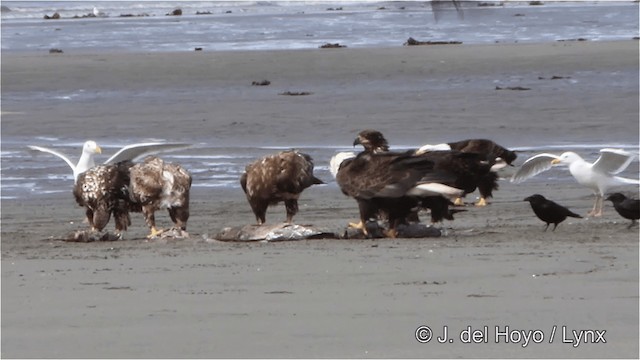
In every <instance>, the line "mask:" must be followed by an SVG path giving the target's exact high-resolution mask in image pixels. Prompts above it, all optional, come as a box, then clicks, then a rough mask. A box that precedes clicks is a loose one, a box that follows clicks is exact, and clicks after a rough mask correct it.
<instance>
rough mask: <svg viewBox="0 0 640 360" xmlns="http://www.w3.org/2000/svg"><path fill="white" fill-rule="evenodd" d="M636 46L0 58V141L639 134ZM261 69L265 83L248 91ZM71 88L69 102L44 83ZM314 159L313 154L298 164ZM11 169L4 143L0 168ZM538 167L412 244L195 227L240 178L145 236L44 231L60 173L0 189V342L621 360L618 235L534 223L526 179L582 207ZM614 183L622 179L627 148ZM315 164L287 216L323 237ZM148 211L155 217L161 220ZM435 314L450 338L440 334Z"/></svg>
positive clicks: (572, 140) (330, 195)
mask: <svg viewBox="0 0 640 360" xmlns="http://www.w3.org/2000/svg"><path fill="white" fill-rule="evenodd" d="M637 54H638V42H637V41H621V42H557V43H549V44H527V45H517V44H516V45H490V46H484V45H482V46H480V45H478V46H467V45H464V46H442V47H435V46H426V47H411V48H409V47H403V48H395V49H330V50H311V51H307V50H304V51H273V52H272V51H255V52H221V53H216V52H202V53H196V52H194V53H163V54H161V53H154V54H142V53H140V54H120V53H97V54H96V53H94V54H88V53H83V54H74V53H65V54H60V55H49V54H5V53H3V54H2V96H3V103H2V112H3V115H2V140H3V145H2V148H3V149H2V150H3V152H4V151H18V150H19V149H21V148H22V147H21V146H23V144H25V145H26V144H29V143H31V139H34V138H36V137H42V136H50V137H57V138H60V139H62V140H61V141H65V140H70V141H83V140H85V139H88V138H93V139H95V140H98V141H100V139H101V138H107V139H108V140H109V141H113V140H114V139H119V138H124V139H126V140H127V141H128V142H138V141H141V140H143V139H148V138H159V139H167V140H171V141H189V142H194V143H197V144H198V146H197V147H196V148H195V149H194V150H193V151H194V152H199V153H200V152H206V151H209V149H210V148H212V147H230V148H233V147H243V146H245V145H246V146H248V147H253V146H263V147H268V146H300V145H308V146H311V147H316V148H318V149H322V147H323V146H334V147H335V146H344V147H346V148H348V147H350V145H351V143H352V142H353V138H354V137H355V134H356V133H357V132H358V131H359V130H361V129H364V128H374V129H378V130H380V131H382V132H383V133H385V135H386V136H387V138H388V139H389V141H390V142H391V145H392V147H393V145H394V144H398V145H402V146H407V145H411V144H415V145H416V146H417V145H421V144H424V143H438V142H446V141H452V140H460V139H464V138H470V137H486V138H491V139H493V140H495V141H497V142H498V143H501V144H503V145H505V146H507V147H522V148H526V147H536V152H538V150H537V149H544V151H547V152H555V153H559V152H561V150H559V149H557V148H553V147H552V146H554V145H566V148H567V149H574V150H577V151H578V152H581V151H585V152H589V153H593V152H594V151H595V152H597V149H599V148H600V145H602V144H638V101H637V99H638V56H637ZM554 76H556V77H562V78H561V79H554V80H552V77H554ZM262 79H268V80H270V81H271V85H269V86H266V87H257V86H251V82H252V81H257V80H262ZM497 87H498V88H508V87H524V88H529V90H497V89H496V88H497ZM80 89H82V90H83V91H82V92H81V93H82V94H84V95H83V96H86V98H83V99H82V100H80V101H68V102H60V101H54V100H51V99H50V98H49V97H47V96H48V95H50V94H54V95H60V96H67V95H69V94H75V93H78V91H79V90H80ZM285 91H307V92H310V93H311V95H308V96H284V95H279V93H282V92H285ZM42 94H47V96H45V95H42ZM87 94H89V95H87ZM572 144H591V145H592V147H590V148H579V149H577V148H572V146H573V145H572ZM545 146H548V147H546V148H545ZM265 151H266V150H265ZM331 151H333V150H322V151H321V150H317V152H316V155H315V156H314V157H315V161H316V164H317V165H325V166H326V163H327V162H328V160H329V156H330V155H331ZM181 154H188V151H187V152H183V153H181ZM531 154H532V153H528V152H524V153H522V154H521V156H520V157H519V158H518V160H517V162H516V164H517V165H519V164H521V163H522V162H523V161H524V160H525V159H526V158H527V157H528V156H530V155H531ZM260 155H262V154H256V157H258V156H260ZM593 159H594V158H591V159H590V160H593ZM50 160H51V161H52V162H55V161H60V160H58V159H55V158H53V157H51V158H50ZM197 161H198V160H197V159H195V160H185V163H186V164H187V165H190V164H191V166H193V164H194V162H197ZM13 166H17V165H14V164H12V163H10V162H9V163H7V160H6V159H3V173H2V176H3V177H7V176H9V175H10V174H11V171H12V167H13ZM512 171H514V169H508V170H507V172H506V173H505V174H504V176H508V175H509V172H512ZM553 171H554V172H553V173H551V175H547V176H545V175H539V176H538V177H536V178H534V179H531V180H529V181H527V182H525V183H522V184H517V185H516V184H512V183H510V182H508V181H501V182H500V190H498V191H497V192H496V193H495V198H494V199H493V201H492V203H491V205H489V206H488V207H486V208H475V207H473V206H468V207H467V208H466V209H467V210H468V211H467V212H464V213H460V214H458V215H457V217H456V220H455V221H453V222H446V223H445V224H444V226H445V227H446V229H447V233H448V235H447V236H444V237H441V238H427V239H377V240H307V241H295V242H277V243H259V242H254V243H228V242H224V243H223V242H216V241H207V240H206V239H208V238H211V235H213V234H215V233H216V232H217V231H219V230H220V229H221V228H222V227H225V226H239V225H243V224H247V223H251V222H253V221H254V217H253V214H252V213H251V211H250V208H249V206H248V204H247V203H246V200H245V197H244V194H243V193H242V191H241V189H240V188H239V187H229V188H208V187H197V186H194V190H193V192H192V197H191V199H192V200H191V204H192V205H191V213H192V216H191V218H190V219H189V225H188V230H189V232H190V234H191V237H190V238H189V239H186V240H173V241H145V240H143V239H144V236H145V234H146V233H147V229H145V227H144V222H143V219H142V216H141V215H140V214H132V218H133V222H134V223H133V225H132V227H131V229H130V231H128V232H127V234H126V236H125V240H122V241H117V242H103V243H67V242H61V241H57V240H55V239H57V238H60V237H61V236H64V235H66V234H68V233H70V232H73V231H74V230H77V229H79V228H81V227H83V226H84V224H82V218H83V210H82V209H81V208H79V207H78V206H77V205H76V204H75V202H74V200H73V197H72V195H71V183H69V193H53V194H44V193H37V194H31V196H27V197H23V198H18V199H5V200H3V201H2V229H1V235H2V240H1V241H2V243H1V244H2V356H3V357H5V358H15V357H89V358H92V357H177V358H183V357H195V358H202V357H205V358H210V357H308V358H309V357H311V358H312V357H421V358H423V357H579V358H585V357H593V358H603V357H637V356H638V352H639V347H638V335H639V334H638V291H639V290H638V283H639V281H638V273H639V268H638V227H635V228H633V229H631V230H627V229H626V226H627V224H628V221H627V220H625V219H622V218H620V217H619V216H618V214H617V213H615V211H614V210H613V207H612V206H611V204H610V203H607V204H606V205H605V212H604V216H603V217H602V218H595V219H573V218H571V219H568V220H567V221H565V222H563V223H562V224H560V225H559V226H558V229H557V230H556V231H555V232H551V231H547V232H543V229H544V223H542V222H541V221H540V220H538V219H537V218H535V216H534V215H533V212H532V211H531V208H530V206H529V205H528V203H525V202H523V201H522V199H523V198H524V197H526V196H528V195H531V194H533V193H540V194H543V195H545V196H547V197H549V198H551V199H553V200H554V201H557V202H559V203H561V204H563V205H566V206H568V207H569V208H570V209H572V210H574V211H576V212H577V213H579V214H583V215H584V214H586V213H587V211H588V210H589V209H590V208H591V206H592V204H593V196H592V195H591V193H590V192H589V190H587V189H586V188H583V187H581V186H579V185H577V184H576V183H575V182H574V181H573V179H571V178H570V177H568V176H569V174H568V173H567V172H563V171H561V170H553ZM622 175H623V176H626V177H632V178H633V177H635V178H637V176H638V163H637V162H635V163H633V164H632V165H631V166H630V168H629V169H628V170H627V171H625V172H624V173H623V174H622ZM323 176H324V177H323V179H324V180H325V181H327V182H328V184H327V185H323V186H317V187H312V188H310V189H308V190H307V191H306V192H305V193H303V195H302V197H301V200H300V205H301V206H300V212H299V213H298V215H297V216H296V217H295V221H296V222H297V223H300V224H314V225H316V226H320V227H323V228H327V229H332V230H335V231H340V230H341V229H343V228H344V227H345V225H346V223H347V221H349V220H353V219H355V218H356V217H357V214H358V213H357V207H356V204H355V201H353V200H352V199H349V198H346V197H345V196H344V195H342V193H340V190H339V189H338V187H337V185H336V184H335V182H333V181H332V179H331V178H330V177H328V176H329V175H328V173H325V174H323ZM199 180H202V181H204V180H205V179H198V177H197V176H195V177H194V184H196V183H197V182H198V181H199ZM620 190H622V191H624V192H626V193H628V194H629V195H633V196H637V193H638V189H637V188H634V187H633V186H632V187H630V188H622V189H620ZM476 195H477V193H476V194H473V196H471V195H470V196H468V197H467V201H468V202H472V201H473V200H475V196H476ZM156 217H157V219H158V222H159V223H160V225H162V226H168V225H169V219H168V216H167V215H166V213H165V212H158V214H157V216H156ZM423 218H425V219H426V218H428V216H426V215H424V216H423ZM283 219H284V208H283V207H282V206H278V207H276V208H272V209H270V210H269V211H268V212H267V221H269V222H277V221H282V220H283ZM110 227H112V225H110ZM423 325H424V326H429V327H430V328H431V329H432V330H433V332H434V337H433V338H432V340H431V341H430V342H428V343H420V342H418V341H417V340H416V338H415V332H416V329H417V328H419V327H421V326H423ZM468 326H470V327H471V328H472V330H471V331H473V330H481V331H484V327H485V326H486V327H487V331H486V334H484V333H483V336H482V337H479V343H473V344H469V343H465V340H466V338H465V336H464V335H465V333H464V330H468ZM444 327H446V328H447V330H448V335H449V338H450V339H451V342H449V341H448V339H447V340H445V341H444V343H439V342H438V340H437V337H438V336H443V329H444ZM496 327H498V329H497V330H498V331H497V332H496ZM505 327H509V329H510V330H524V331H525V333H526V332H528V331H529V332H530V333H535V334H536V336H537V337H535V338H533V339H531V340H530V341H529V342H528V343H526V346H523V344H524V339H523V338H520V339H516V338H513V341H512V338H509V341H508V342H507V339H506V337H503V336H500V335H496V334H499V333H500V332H501V331H504V330H505V329H506V328H505ZM554 328H555V329H556V330H555V331H556V332H555V333H554V330H553V329H554ZM563 329H564V330H565V332H564V333H563V332H562V330H563ZM536 330H539V331H537V332H536ZM572 330H593V331H592V332H590V333H589V332H583V334H595V333H596V332H595V330H598V334H604V336H603V339H604V340H606V343H602V340H603V339H602V338H598V339H597V336H596V337H594V338H593V339H591V338H589V340H592V341H591V342H594V341H595V340H596V339H597V340H598V343H581V344H579V345H576V346H574V345H575V341H577V340H576V338H575V336H574V335H573V334H574V333H573V332H572ZM603 330H606V332H605V333H602V331H603ZM552 333H553V335H552ZM461 336H462V338H461ZM496 336H497V338H496ZM513 336H517V334H516V335H513ZM540 336H542V337H543V338H542V339H540ZM552 336H553V337H552ZM496 340H498V342H497V343H496ZM515 340H518V341H515ZM534 340H535V341H534ZM538 340H540V341H539V343H536V342H538ZM582 340H584V338H582Z"/></svg>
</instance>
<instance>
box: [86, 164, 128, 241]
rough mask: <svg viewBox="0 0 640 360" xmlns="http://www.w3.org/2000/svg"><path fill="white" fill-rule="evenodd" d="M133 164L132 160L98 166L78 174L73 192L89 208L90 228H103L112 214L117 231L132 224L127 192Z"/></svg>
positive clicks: (87, 212) (87, 214)
mask: <svg viewBox="0 0 640 360" xmlns="http://www.w3.org/2000/svg"><path fill="white" fill-rule="evenodd" d="M131 165H133V164H132V163H131V162H121V163H117V164H112V165H99V166H95V167H92V168H91V169H89V170H87V171H85V172H83V173H81V174H79V176H78V179H77V182H76V184H75V185H74V188H73V195H74V197H75V199H76V202H77V203H78V205H80V206H83V207H84V208H85V209H86V216H87V220H88V221H89V225H91V230H93V231H102V229H104V227H105V226H106V225H107V223H108V222H109V219H110V218H111V215H112V214H113V216H114V219H115V222H116V231H117V232H118V233H121V232H122V231H125V230H127V227H128V226H129V225H131V220H130V218H129V199H128V195H127V187H128V186H129V167H130V166H131Z"/></svg>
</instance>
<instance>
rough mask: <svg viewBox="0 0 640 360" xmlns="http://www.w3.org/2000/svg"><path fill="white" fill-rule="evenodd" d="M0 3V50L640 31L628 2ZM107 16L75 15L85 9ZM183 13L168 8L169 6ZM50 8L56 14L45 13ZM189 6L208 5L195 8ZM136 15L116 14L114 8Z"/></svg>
mask: <svg viewBox="0 0 640 360" xmlns="http://www.w3.org/2000/svg"><path fill="white" fill-rule="evenodd" d="M482 3H484V4H491V5H492V6H479V4H481V2H474V1H467V2H462V5H461V9H462V12H461V15H459V14H458V13H457V12H456V11H455V8H454V7H453V6H452V5H450V4H449V5H448V4H447V3H446V2H445V3H444V5H439V6H437V7H436V9H437V12H435V13H434V9H433V8H432V5H431V3H430V2H428V1H425V2H414V1H395V2H393V1H392V2H379V1H344V2H322V1H312V2H301V1H235V2H233V1H208V2H207V1H202V2H193V1H191V2H189V1H186V2H179V3H175V2H140V1H138V2H135V1H133V2H131V1H123V2H116V1H105V2H102V1H101V2H96V3H91V2H69V1H48V2H45V1H30V2H26V1H3V2H2V5H3V6H4V7H6V8H7V9H9V10H10V11H3V12H2V51H48V50H49V49H50V48H60V49H63V50H65V51H71V50H87V51H112V50H120V51H193V49H194V48H195V47H202V48H203V49H204V51H207V50H212V51H213V50H215V51H220V50H263V49H302V48H317V47H318V46H320V45H323V44H325V43H340V44H342V45H346V46H348V47H371V46H391V47H393V46H402V44H403V43H404V42H405V41H407V39H408V38H409V37H413V38H415V39H416V40H420V41H427V40H431V41H462V42H463V43H465V44H477V43H494V42H507V43H513V42H545V41H557V40H573V39H578V38H584V39H588V40H592V41H593V40H616V39H630V38H632V37H635V36H638V4H637V3H634V2H631V1H601V2H560V1H545V2H544V5H539V6H533V5H530V4H529V2H528V1H487V2H482ZM94 5H96V6H97V7H98V11H100V12H103V13H104V14H105V17H91V18H78V19H74V18H73V16H83V15H87V14H89V13H92V11H93V6H94ZM177 7H179V8H181V9H182V14H183V15H181V16H166V15H165V14H167V13H169V12H171V11H173V10H174V9H175V8H177ZM54 12H58V13H59V14H60V15H61V19H59V20H44V19H43V16H44V15H49V16H50V15H53V13H54ZM197 12H201V13H209V14H206V15H196V13H197ZM126 14H131V15H141V14H145V15H148V16H140V17H138V16H134V17H121V15H126Z"/></svg>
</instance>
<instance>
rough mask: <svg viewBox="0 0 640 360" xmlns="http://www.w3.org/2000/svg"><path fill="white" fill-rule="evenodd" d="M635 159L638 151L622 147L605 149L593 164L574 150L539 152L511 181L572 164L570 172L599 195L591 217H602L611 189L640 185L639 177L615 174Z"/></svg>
mask: <svg viewBox="0 0 640 360" xmlns="http://www.w3.org/2000/svg"><path fill="white" fill-rule="evenodd" d="M634 158H635V155H634V154H632V153H630V152H627V151H624V150H620V149H601V150H600V157H599V158H598V160H596V161H595V162H594V163H593V164H590V163H588V162H586V161H585V160H584V159H583V158H582V157H580V155H578V154H576V153H574V152H571V151H569V152H565V153H563V154H562V155H560V156H557V155H553V154H538V155H535V156H533V157H531V158H529V159H527V161H525V162H524V164H522V166H521V167H520V169H519V170H518V172H516V173H515V174H514V175H513V177H512V178H511V182H515V183H519V182H522V181H524V180H526V179H528V178H531V177H533V176H535V175H537V174H539V173H541V172H543V171H546V170H549V169H551V167H553V166H554V165H558V164H561V165H567V166H569V172H571V175H573V177H574V178H575V179H576V181H577V182H578V183H579V184H581V185H584V186H586V187H588V188H589V189H591V190H593V192H594V193H595V195H596V201H595V203H594V204H593V209H592V210H591V211H590V212H589V213H588V214H587V216H602V203H603V201H604V194H605V193H606V192H607V190H608V189H609V188H612V187H615V186H622V185H630V184H634V185H638V184H640V181H638V180H635V179H627V178H623V177H620V176H615V175H616V174H618V173H620V172H622V171H624V169H626V168H627V167H628V166H629V164H631V161H633V159H634Z"/></svg>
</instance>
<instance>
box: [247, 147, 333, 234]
mask: <svg viewBox="0 0 640 360" xmlns="http://www.w3.org/2000/svg"><path fill="white" fill-rule="evenodd" d="M322 183H323V182H322V180H320V179H318V178H316V177H315V176H314V175H313V160H312V158H311V157H310V156H309V155H307V154H304V153H301V152H298V151H295V150H287V151H281V152H279V153H276V154H273V155H268V156H265V157H263V158H261V159H258V160H256V161H255V162H253V163H251V164H249V165H247V166H246V168H245V172H244V173H243V174H242V175H241V177H240V185H241V186H242V190H243V191H244V192H245V194H246V195H247V200H248V201H249V204H250V205H251V208H252V210H253V212H254V214H255V215H256V219H257V220H258V223H259V224H262V223H264V221H265V215H266V209H267V207H268V206H269V205H271V204H277V203H278V202H281V201H285V206H286V207H287V220H288V221H289V222H290V221H291V219H292V218H293V215H294V214H295V213H296V212H297V199H298V198H299V196H300V194H301V193H302V192H303V191H304V190H305V189H306V188H308V187H310V186H311V185H314V184H322Z"/></svg>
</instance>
